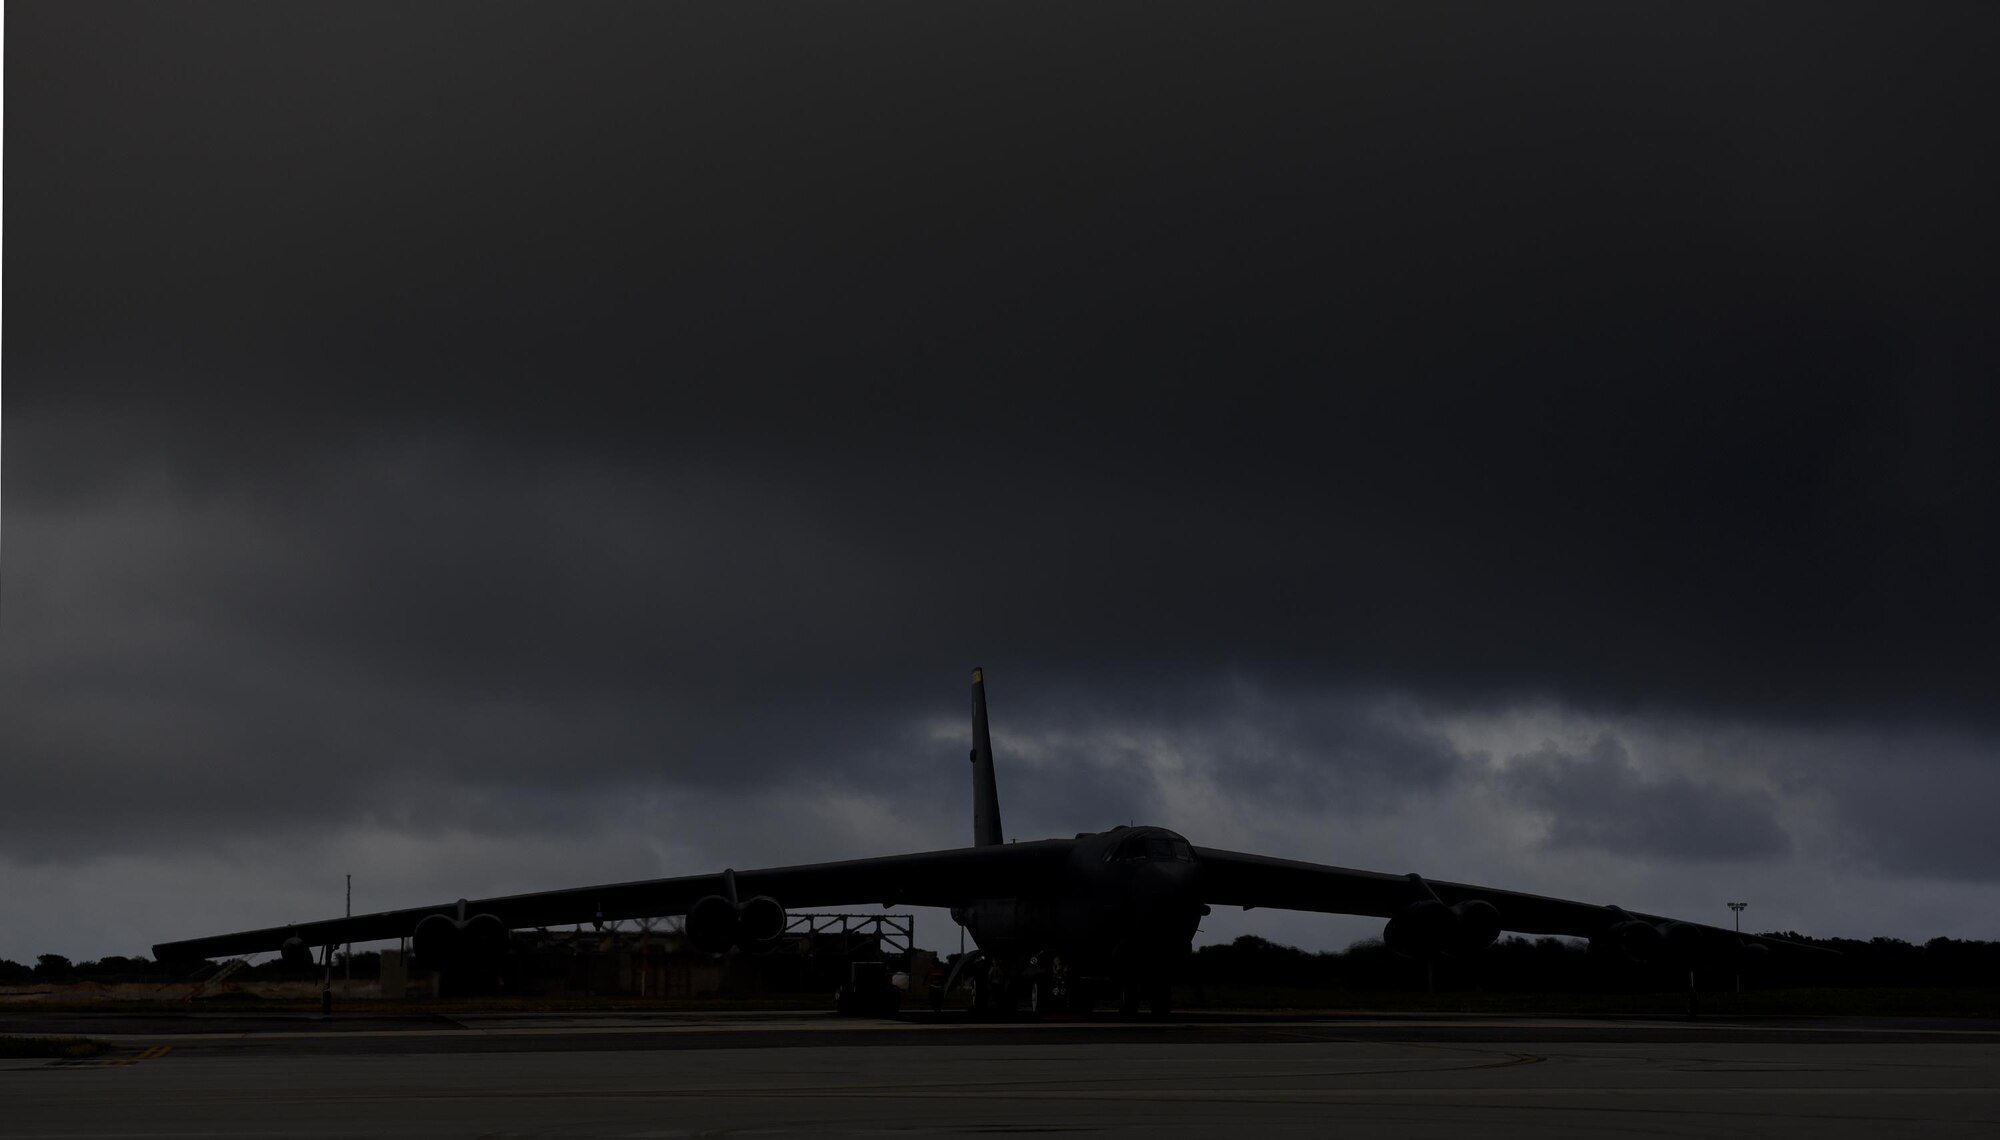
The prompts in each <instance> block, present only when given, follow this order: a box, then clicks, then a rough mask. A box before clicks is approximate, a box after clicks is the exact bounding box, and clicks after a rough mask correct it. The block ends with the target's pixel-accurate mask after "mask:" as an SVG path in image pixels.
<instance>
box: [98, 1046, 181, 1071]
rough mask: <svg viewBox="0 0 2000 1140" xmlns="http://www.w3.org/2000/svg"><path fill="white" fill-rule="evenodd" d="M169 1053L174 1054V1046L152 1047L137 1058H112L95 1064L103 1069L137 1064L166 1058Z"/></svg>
mask: <svg viewBox="0 0 2000 1140" xmlns="http://www.w3.org/2000/svg"><path fill="white" fill-rule="evenodd" d="M170 1052H174V1046H152V1048H148V1050H146V1052H142V1054H138V1056H114V1058H108V1060H100V1062H96V1068H104V1066H112V1064H138V1062H142V1060H160V1058H162V1056H166V1054H170Z"/></svg>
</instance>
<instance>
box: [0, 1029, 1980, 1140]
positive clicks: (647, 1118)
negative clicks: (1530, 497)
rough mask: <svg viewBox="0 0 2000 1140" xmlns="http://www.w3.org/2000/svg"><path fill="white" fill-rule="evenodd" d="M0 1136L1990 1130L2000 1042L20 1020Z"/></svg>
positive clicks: (1910, 1037) (1769, 1035)
mask: <svg viewBox="0 0 2000 1140" xmlns="http://www.w3.org/2000/svg"><path fill="white" fill-rule="evenodd" d="M31 1033H46V1034H86V1035H89V1036H94V1037H98V1038H101V1039H104V1040H108V1041H111V1042H113V1043H114V1045H115V1046H116V1048H115V1049H114V1051H113V1052H112V1053H110V1054H107V1055H106V1056H104V1057H101V1058H96V1059H92V1060H88V1061H81V1062H77V1061H69V1062H48V1061H0V1136H6V1137H10V1138H11V1137H20V1138H23V1140H26V1138H30V1137H85V1136H89V1137H110V1136H118V1137H169V1136H171V1137H188V1136H248V1135H256V1136H296V1137H307V1136H310V1137H324V1136H358V1135H371V1136H438V1135H463V1136H501V1137H506V1136H647V1137H672V1136H703V1135H731V1136H756V1137H767V1136H768V1137H776V1136H899V1137H911V1136H952V1135H996V1134H998V1135H1006V1134H1011V1133H1053V1134H1075V1135H1091V1136H1107V1137H1111V1136H1144V1137H1191V1136H1214V1135H1222V1134H1229V1135H1245V1134H1249V1135H1255V1136H1257V1137H1258V1138H1259V1140H1263V1138H1264V1137H1278V1136H1294V1135H1298V1136H1307V1135H1310V1136H1325V1135H1330V1134H1333V1133H1336V1132H1343V1131H1352V1132H1354V1133H1355V1134H1357V1135H1368V1136H1374V1135H1385V1134H1388V1135H1396V1136H1408V1137H1451V1138H1452V1140H1463V1138H1464V1137H1465V1136H1468V1135H1472V1134H1478V1135H1481V1136H1502V1137H1504V1136H1517V1135H1518V1136H1526V1135H1534V1136H1537V1137H1547V1136H1555V1135H1571V1136H1619V1135H1627V1136H1646V1137H1661V1136H1702V1137H1711V1136H1720V1137H1728V1136H1746V1137H1747V1136H1757V1137H1760V1138H1762V1137H1771V1136H1788V1135H1798V1134H1806V1133H1810V1134H1811V1135H1812V1136H1814V1137H1815V1140H1834V1138H1839V1137H1849V1136H1881V1135H1885V1134H1892V1133H1893V1134H1895V1135H1898V1136H1903V1137H1920V1136H1921V1137H1929V1136H1939V1137H1958V1136H1964V1137H1972V1136H1977V1137H1981V1138H1982V1140H1989V1138H1991V1137H1994V1136H2000V1024H1995V1023H1991V1022H1985V1023H1981V1022H1970V1021H1958V1020H1923V1019H1901V1020H1885V1019H1835V1018H1761V1019H1734V1020H1730V1021H1699V1022H1686V1021H1632V1020H1608V1019H1594V1018H1592V1019H1584V1018H1533V1017H1513V1018H1475V1017H1452V1016H1419V1015H1398V1014H1388V1013H1385V1014H1363V1015H1354V1014H1344V1015H1340V1016H1300V1015H1269V1014H1263V1015H1259V1014H1236V1015H1231V1014H1217V1013H1208V1014H1203V1015H1200V1016H1190V1017H1184V1018H1175V1019H1171V1020H1164V1021H1149V1020H1134V1021H1123V1020H1117V1019H1103V1018H1099V1019H1075V1020H1065V1021H1053V1020H1051V1021H1019V1022H966V1021H952V1020H940V1019H934V1018H931V1017H928V1016H918V1017H910V1018H906V1019H896V1020H881V1021H861V1020H854V1019H845V1018H834V1017H831V1016H829V1015H825V1014H820V1013H806V1012H802V1013H792V1014H764V1013H759V1014H715V1013H707V1014H615V1015H589V1014H571V1015H564V1014H554V1015H545V1014H492V1015H484V1016H473V1015H466V1016H457V1017H439V1016H419V1017H399V1016H384V1015H368V1014H352V1015H344V1014H339V1013H336V1014H335V1015H334V1016H332V1017H330V1018H319V1017H313V1016H306V1015H298V1014H189V1015H184V1016H175V1015H161V1014H143V1013H142V1014H117V1013H113V1014H74V1013H63V1014H6V1015H0V1034H14V1035H18V1034H31Z"/></svg>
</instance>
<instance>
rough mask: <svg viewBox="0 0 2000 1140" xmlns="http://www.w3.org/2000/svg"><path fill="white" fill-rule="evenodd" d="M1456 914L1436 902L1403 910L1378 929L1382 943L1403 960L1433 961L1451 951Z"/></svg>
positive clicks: (1455, 931)
mask: <svg viewBox="0 0 2000 1140" xmlns="http://www.w3.org/2000/svg"><path fill="white" fill-rule="evenodd" d="M1457 933H1458V915H1457V914H1456V913H1455V912H1454V911H1453V910H1452V909H1451V908H1450V907H1448V906H1446V905H1444V904H1443V903H1441V902H1439V901H1437V900H1436V899H1421V900H1419V901H1417V902H1413V903H1411V904H1410V905H1409V906H1406V907H1404V908H1403V909H1402V910H1401V911H1400V912H1398V913H1397V914H1396V916H1395V917H1394V918H1391V919H1390V920H1389V924H1388V925H1387V926H1384V927H1383V928H1382V941H1383V943H1384V944H1385V945H1387V946H1388V947H1389V949H1391V950H1394V951H1395V952H1396V953H1398V954H1401V955H1403V956H1404V957H1406V958H1435V957H1437V956H1438V955H1439V954H1442V953H1444V952H1445V951H1447V950H1449V949H1450V948H1451V945H1452V942H1453V941H1454V939H1455V936H1456V935H1457Z"/></svg>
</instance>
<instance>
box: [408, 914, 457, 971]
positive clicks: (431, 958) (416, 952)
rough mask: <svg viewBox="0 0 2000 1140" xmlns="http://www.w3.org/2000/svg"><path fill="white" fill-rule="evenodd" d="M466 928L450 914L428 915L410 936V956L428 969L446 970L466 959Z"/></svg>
mask: <svg viewBox="0 0 2000 1140" xmlns="http://www.w3.org/2000/svg"><path fill="white" fill-rule="evenodd" d="M464 941H465V928H464V926H463V925H461V924H460V923H459V921H458V920H457V919H455V918H453V917H451V916H450V915H448V914H427V915H425V916H424V918H423V921H421V922H419V923H417V929H416V931H415V932H414V933H412V934H411V935H410V954H411V955H412V956H413V957H415V958H416V960H417V961H419V962H421V963H423V964H424V966H425V967H426V968H428V969H433V970H439V969H445V968H447V967H448V966H450V965H451V964H453V963H455V962H457V961H458V960H459V959H460V958H462V957H464V954H463V952H462V947H463V943H464Z"/></svg>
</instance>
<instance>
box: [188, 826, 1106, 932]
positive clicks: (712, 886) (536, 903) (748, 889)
mask: <svg viewBox="0 0 2000 1140" xmlns="http://www.w3.org/2000/svg"><path fill="white" fill-rule="evenodd" d="M1072 846H1074V844H1073V842H1072V841H1071V840H1067V839H1049V840H1042V841H1040V842H1035V843H1010V844H1006V845H1004V846H993V847H962V848H956V849H953V850H948V851H924V852H918V853H916V854H911V855H889V856H884V857H882V858H878V859H849V860H845V861H842V862H836V863H809V864H806V865H804V866H798V867H772V868H766V869H763V870H756V871H725V872H723V873H721V874H715V875H689V876H686V877H683V878H674V879H645V880H641V881H638V882H630V883H608V884H604V885H601V886H594V887H573V888H570V889H568V890H560V891H542V892H539V893H536V894H526V895H503V896H501V897H498V898H485V899H468V900H465V903H464V913H465V915H468V916H469V915H478V914H490V915H493V916H495V917H496V918H498V919H499V920H500V922H501V924H502V925H503V926H505V927H507V928H508V929H510V930H518V929H521V928H524V927H535V926H559V925H568V924H570V923H581V922H593V921H607V922H608V921H613V920H617V919H627V918H652V917H655V916H659V915H674V914H686V913H687V912H688V908H690V907H692V906H693V905H694V904H695V902H696V900H698V899H701V898H704V897H706V896H708V895H722V896H724V897H727V896H728V894H729V881H728V880H729V878H730V877H731V876H734V878H735V881H736V884H735V886H736V895H737V897H738V898H740V899H750V898H754V897H756V896H758V895H769V896H771V897H772V898H775V899H777V900H778V902H779V903H781V904H782V905H783V906H784V907H785V908H786V909H787V910H797V909H800V908H805V907H820V906H845V905H857V904H866V905H879V906H884V907H888V906H940V907H949V906H956V905H958V904H960V903H963V902H965V901H967V900H968V899H971V898H978V897H982V896H987V895H1014V894H1016V893H1019V892H1022V891H1029V890H1035V889H1037V888H1038V887H1039V886H1040V884H1042V883H1044V882H1047V883H1055V882H1057V881H1058V879H1059V876H1060V875H1061V873H1062V868H1063V865H1064V862H1065V861H1066V860H1067V859H1068V857H1069V852H1070V848H1071V847H1072ZM433 914H443V915H449V916H453V917H457V916H458V915H459V903H458V901H457V900H453V901H452V902H448V903H441V904H438V905H436V906H422V907H411V908H409V909H406V910H391V911H383V912H381V913H379V914H357V915H355V916H353V917H352V918H332V919H326V920H324V921H321V922H305V923H298V924H296V925H292V926H273V927H268V928H266V929H263V930H245V931H240V932H238V933H235V934H218V935H215V936H212V937H208V938H191V939H187V940H184V941H179V942H162V943H160V944H159V945H157V946H154V947H153V957H154V958H155V959H158V960H163V961H172V960H183V959H194V958H216V957H224V956H233V955H238V954H255V953H260V952H263V951H268V950H279V949H282V948H283V947H284V945H285V943H286V942H287V941H288V940H290V939H293V938H296V939H298V940H299V942H300V943H301V944H303V945H305V946H308V947H313V946H333V945H338V944H340V943H344V942H377V941H382V940H386V939H390V938H403V937H406V936H408V935H409V934H411V933H412V932H414V931H415V930H416V928H417V923H419V922H421V921H422V920H423V919H425V918H427V917H429V916H431V915H433Z"/></svg>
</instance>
